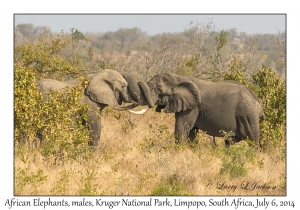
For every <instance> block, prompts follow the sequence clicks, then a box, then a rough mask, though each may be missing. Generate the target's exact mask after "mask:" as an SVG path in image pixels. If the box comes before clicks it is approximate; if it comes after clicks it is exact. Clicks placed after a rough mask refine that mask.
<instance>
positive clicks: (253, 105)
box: [143, 73, 264, 146]
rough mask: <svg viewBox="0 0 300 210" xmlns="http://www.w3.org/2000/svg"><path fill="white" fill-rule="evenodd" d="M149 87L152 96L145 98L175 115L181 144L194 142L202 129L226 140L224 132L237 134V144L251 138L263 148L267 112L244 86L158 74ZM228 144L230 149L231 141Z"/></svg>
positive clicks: (149, 82) (234, 139)
mask: <svg viewBox="0 0 300 210" xmlns="http://www.w3.org/2000/svg"><path fill="white" fill-rule="evenodd" d="M147 84H148V87H149V89H150V94H147V95H145V98H147V100H150V98H151V99H152V102H153V103H154V104H157V105H158V106H157V108H156V111H158V112H160V111H161V110H162V109H164V112H166V113H170V112H172V113H175V119H176V122H175V134H176V136H177V141H178V142H180V141H181V140H183V139H187V137H189V139H190V140H191V141H193V140H194V138H195V132H196V131H197V130H198V129H200V130H202V131H205V132H206V133H207V134H208V135H210V136H214V137H215V136H217V137H224V135H225V134H224V132H220V131H221V130H223V131H225V132H226V133H229V132H230V131H232V132H233V135H232V137H233V142H238V141H240V140H243V139H246V138H247V137H249V138H250V139H251V140H253V141H255V143H256V145H257V146H259V137H260V130H259V121H260V120H261V119H263V118H264V113H263V110H262V107H261V105H260V103H259V100H258V98H257V97H256V96H255V95H254V94H253V93H252V92H251V90H250V89H248V88H247V87H246V86H244V85H243V84H241V83H238V82H235V81H229V80H228V81H221V82H210V81H203V80H199V79H196V78H192V77H188V76H182V75H176V74H172V73H162V74H157V75H155V76H154V77H153V78H152V79H150V81H148V82H147ZM143 88H144V87H143ZM145 89H147V87H146V88H145ZM148 92H149V90H148ZM152 105H153V104H152ZM225 143H226V145H227V146H229V141H227V140H226V141H225Z"/></svg>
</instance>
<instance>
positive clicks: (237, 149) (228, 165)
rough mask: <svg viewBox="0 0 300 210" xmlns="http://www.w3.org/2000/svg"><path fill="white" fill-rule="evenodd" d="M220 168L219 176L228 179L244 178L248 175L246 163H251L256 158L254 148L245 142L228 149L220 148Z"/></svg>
mask: <svg viewBox="0 0 300 210" xmlns="http://www.w3.org/2000/svg"><path fill="white" fill-rule="evenodd" d="M220 152H221V154H222V156H223V157H222V167H221V169H220V174H222V175H223V174H228V175H229V176H230V177H239V176H245V175H247V173H248V169H247V167H246V164H247V163H253V162H254V160H255V157H256V154H255V151H254V147H253V146H249V145H248V144H247V143H246V142H241V143H239V144H235V145H233V146H231V147H229V148H224V147H222V148H221V147H220Z"/></svg>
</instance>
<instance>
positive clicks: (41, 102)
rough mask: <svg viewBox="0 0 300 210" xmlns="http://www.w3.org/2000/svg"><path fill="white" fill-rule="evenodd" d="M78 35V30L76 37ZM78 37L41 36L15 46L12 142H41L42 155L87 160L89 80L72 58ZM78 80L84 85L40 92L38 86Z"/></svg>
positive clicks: (78, 61) (77, 61)
mask: <svg viewBox="0 0 300 210" xmlns="http://www.w3.org/2000/svg"><path fill="white" fill-rule="evenodd" d="M74 33H76V31H75V32H74ZM75 41H76V39H75V40H74V36H73V35H72V36H68V35H63V34H59V35H57V36H50V37H48V35H46V34H43V35H41V36H40V37H38V38H37V39H35V40H31V41H29V42H28V43H24V44H22V45H19V46H16V47H15V50H14V58H15V63H14V137H15V143H16V144H28V143H31V142H33V141H35V140H36V138H37V137H41V136H39V135H38V134H41V135H42V142H41V150H42V151H41V152H42V154H43V155H44V156H45V157H53V158H55V159H57V158H59V159H62V158H63V159H64V160H67V159H69V158H72V159H80V158H81V157H80V158H79V156H83V157H87V156H88V155H89V154H90V150H89V148H88V147H87V144H88V142H89V141H90V139H89V130H88V128H87V127H86V126H85V125H84V124H83V122H84V121H86V119H87V109H88V107H87V105H84V104H81V103H79V102H78V98H79V97H83V91H84V87H85V85H86V80H85V79H84V78H82V77H80V76H79V73H78V72H79V69H80V68H81V65H80V63H81V61H80V59H79V58H78V57H77V56H76V55H75V54H70V53H68V50H69V47H70V45H72V46H73V45H74V44H75V43H76V42H75ZM65 75H69V76H70V75H73V76H75V75H77V76H78V77H79V79H80V81H82V85H81V86H76V87H74V88H67V89H66V91H65V92H64V94H62V93H61V92H59V91H54V90H53V91H50V93H49V94H48V93H40V92H39V91H38V88H37V87H36V81H37V80H38V79H40V78H42V77H47V78H55V79H60V80H63V79H64V77H65Z"/></svg>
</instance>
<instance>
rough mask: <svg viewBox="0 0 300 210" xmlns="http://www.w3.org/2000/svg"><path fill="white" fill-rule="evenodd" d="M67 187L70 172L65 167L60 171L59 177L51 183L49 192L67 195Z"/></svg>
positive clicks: (68, 185)
mask: <svg viewBox="0 0 300 210" xmlns="http://www.w3.org/2000/svg"><path fill="white" fill-rule="evenodd" d="M69 187H70V172H69V171H67V170H66V169H65V170H62V171H61V172H60V177H59V179H58V180H57V181H55V183H54V184H53V186H52V189H51V192H52V193H54V195H67V192H68V189H69Z"/></svg>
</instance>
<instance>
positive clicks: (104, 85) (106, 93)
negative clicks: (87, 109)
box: [85, 70, 121, 106]
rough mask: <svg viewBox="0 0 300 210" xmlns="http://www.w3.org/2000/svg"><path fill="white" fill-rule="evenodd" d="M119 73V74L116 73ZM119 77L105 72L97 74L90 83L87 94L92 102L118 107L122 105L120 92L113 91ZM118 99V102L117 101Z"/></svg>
mask: <svg viewBox="0 0 300 210" xmlns="http://www.w3.org/2000/svg"><path fill="white" fill-rule="evenodd" d="M116 73H117V72H116ZM116 76H117V75H115V73H112V72H109V71H105V70H104V71H103V72H101V73H99V74H96V75H95V76H94V77H93V78H92V79H91V80H90V82H89V84H88V86H87V88H86V90H85V93H86V94H87V95H88V96H89V97H90V99H91V100H93V101H96V102H98V103H101V104H107V105H109V106H116V105H118V104H121V101H119V99H120V97H119V95H115V94H118V92H117V91H116V92H114V91H113V88H114V87H113V84H114V83H115V82H116V81H117V79H118V78H117V77H116ZM117 99H118V101H117Z"/></svg>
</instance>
